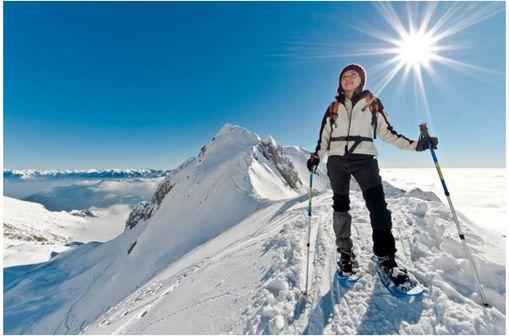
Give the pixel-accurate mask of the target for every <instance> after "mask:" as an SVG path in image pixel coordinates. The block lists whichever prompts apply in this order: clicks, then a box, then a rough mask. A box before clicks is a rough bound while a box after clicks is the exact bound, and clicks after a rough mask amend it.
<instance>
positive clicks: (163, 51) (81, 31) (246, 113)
mask: <svg viewBox="0 0 509 336" xmlns="http://www.w3.org/2000/svg"><path fill="white" fill-rule="evenodd" d="M488 5H489V3H485V4H476V5H472V6H474V8H473V9H471V10H473V11H479V10H480V9H482V7H483V6H488ZM393 6H394V8H395V10H396V12H397V13H398V15H399V16H400V17H401V18H403V19H404V18H405V17H406V10H405V8H406V6H405V4H404V3H395V4H393ZM448 6H450V3H440V4H439V5H438V7H437V10H436V13H435V15H437V17H440V16H441V15H443V13H444V12H445V11H446V10H447V8H448ZM475 6H477V7H475ZM498 6H500V9H501V10H500V12H499V13H497V14H495V15H493V16H491V17H490V18H488V19H486V20H484V21H482V22H480V23H478V24H475V25H472V26H470V27H468V28H467V29H464V30H462V31H460V32H458V33H457V34H454V35H452V36H451V37H450V38H447V39H445V41H449V42H451V43H456V44H457V43H463V44H467V46H468V48H466V49H464V50H461V51H456V52H453V53H450V54H449V55H450V56H451V57H453V58H454V59H457V60H460V61H464V62H469V63H470V64H473V65H475V66H480V67H486V68H489V69H492V70H494V71H496V72H498V74H490V73H485V72H482V71H479V72H478V73H477V70H474V71H472V72H471V73H470V75H466V74H464V73H462V72H458V71H455V70H454V69H451V68H448V67H445V66H440V65H437V66H436V68H435V69H436V71H437V72H438V73H439V75H440V79H438V80H437V81H435V82H434V81H432V80H431V79H430V78H429V76H425V86H426V93H427V95H428V103H429V109H430V112H431V118H432V126H433V127H432V131H433V133H434V134H435V135H437V136H438V137H439V140H440V150H439V152H438V155H439V158H440V160H441V163H442V166H444V167H495V166H498V167H503V166H505V76H504V73H505V11H504V10H503V8H504V6H505V5H504V3H503V2H500V3H498ZM460 19H461V17H460ZM368 23H369V24H370V25H372V26H374V27H377V29H379V30H380V31H382V32H386V33H387V34H392V35H394V33H393V32H392V31H391V29H390V28H389V26H388V25H387V24H386V23H385V22H384V21H383V20H382V18H381V14H380V13H379V12H377V11H376V10H375V8H374V6H373V4H372V3H369V2H362V3H341V2H332V3H331V2H328V3H161V2H153V3H132V2H125V3H97V2H92V3H24V2H18V3H15V2H10V3H9V2H6V3H4V165H5V166H4V168H6V169H81V168H142V167H148V168H162V169H169V168H173V167H175V166H176V165H178V164H179V163H181V162H182V161H183V160H185V159H186V158H187V157H189V156H194V155H196V154H197V153H198V151H199V148H200V147H201V146H202V145H203V144H205V143H206V142H207V141H208V140H209V139H210V138H211V137H212V136H213V135H214V134H215V133H216V132H217V131H218V130H219V129H220V128H221V127H222V125H224V124H225V123H234V124H238V125H240V126H243V127H246V128H248V129H250V130H252V131H254V132H256V133H258V134H259V135H260V136H262V137H265V136H267V135H268V134H271V135H272V136H273V137H274V138H275V139H276V140H277V141H278V142H279V143H281V144H283V145H299V146H304V147H306V148H308V149H314V147H315V144H316V140H317V135H318V130H319V126H320V122H321V119H322V116H323V113H324V110H325V108H326V107H327V105H328V104H329V103H330V102H331V101H332V99H333V98H334V96H335V93H336V88H337V76H338V73H339V70H340V69H341V67H342V66H344V65H345V64H347V63H350V62H356V63H361V64H363V65H365V67H366V68H367V70H368V85H367V87H368V88H370V84H372V83H373V81H374V80H375V79H376V78H373V77H372V76H370V71H371V70H372V69H375V68H374V67H375V65H376V64H378V63H380V62H382V61H384V60H385V59H387V56H340V57H314V56H316V55H318V56H323V55H331V54H334V53H338V54H341V53H342V52H345V53H346V52H351V51H352V50H354V49H355V48H356V46H364V47H366V46H368V48H369V47H370V45H373V46H375V45H376V43H377V41H376V40H375V39H373V38H372V37H370V36H369V35H367V34H365V33H364V32H362V30H363V29H364V25H365V24H368ZM352 26H355V27H358V28H361V29H353V28H352ZM373 72H375V71H373ZM379 75H383V74H379ZM375 77H376V76H375ZM398 83H399V80H398V77H396V78H395V80H393V81H392V82H391V83H390V84H389V85H388V86H387V87H386V88H385V89H384V90H383V91H382V92H381V93H380V98H381V99H382V101H383V103H384V106H385V108H386V110H387V112H388V114H389V118H390V120H391V122H392V123H393V124H394V127H395V129H396V130H397V131H399V132H401V133H403V134H405V135H407V136H408V137H410V138H416V137H417V135H418V127H417V125H418V124H419V123H421V122H426V121H428V122H429V120H427V118H426V116H425V114H424V112H423V111H422V108H421V107H419V105H416V101H415V98H414V97H415V92H414V90H413V84H412V83H409V84H408V85H405V90H397V84H398ZM440 87H441V88H442V91H440V90H439V88H440ZM377 146H378V148H379V151H380V153H381V155H380V158H379V160H380V163H381V165H382V166H383V167H432V161H431V158H430V155H429V153H411V152H404V151H400V150H397V149H395V148H393V147H391V146H390V145H387V144H384V143H382V142H380V141H379V142H378V143H377Z"/></svg>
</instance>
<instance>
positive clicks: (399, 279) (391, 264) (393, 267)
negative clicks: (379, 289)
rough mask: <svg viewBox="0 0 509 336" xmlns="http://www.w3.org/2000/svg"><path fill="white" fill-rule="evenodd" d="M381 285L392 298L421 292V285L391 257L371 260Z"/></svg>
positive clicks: (374, 257)
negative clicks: (374, 264)
mask: <svg viewBox="0 0 509 336" xmlns="http://www.w3.org/2000/svg"><path fill="white" fill-rule="evenodd" d="M371 260H373V261H374V262H375V263H376V272H377V273H378V276H379V277H380V280H381V281H382V283H383V285H384V286H385V288H387V290H388V291H389V292H390V293H391V294H392V295H394V296H397V297H405V296H415V295H419V294H421V293H422V292H423V290H424V288H423V287H422V285H421V284H420V283H419V282H418V281H417V280H416V279H415V278H414V277H413V276H412V275H411V274H410V273H408V271H407V270H406V269H404V268H403V267H401V266H398V264H397V263H396V261H395V260H394V258H393V257H383V258H378V257H376V256H373V257H372V258H371Z"/></svg>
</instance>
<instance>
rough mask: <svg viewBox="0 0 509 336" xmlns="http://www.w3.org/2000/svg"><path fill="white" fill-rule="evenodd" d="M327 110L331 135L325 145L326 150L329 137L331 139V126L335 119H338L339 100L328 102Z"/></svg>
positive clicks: (334, 123)
mask: <svg viewBox="0 0 509 336" xmlns="http://www.w3.org/2000/svg"><path fill="white" fill-rule="evenodd" d="M329 111H330V117H329V120H330V128H331V135H330V138H329V143H328V145H327V150H330V143H331V139H332V129H333V126H334V125H336V120H338V111H339V102H338V100H337V99H336V100H334V101H333V102H332V103H331V104H330V106H329ZM336 127H337V125H336Z"/></svg>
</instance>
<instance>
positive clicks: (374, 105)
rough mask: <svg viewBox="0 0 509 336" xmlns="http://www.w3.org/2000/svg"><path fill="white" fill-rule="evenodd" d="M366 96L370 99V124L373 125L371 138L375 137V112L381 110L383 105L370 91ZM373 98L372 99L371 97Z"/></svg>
mask: <svg viewBox="0 0 509 336" xmlns="http://www.w3.org/2000/svg"><path fill="white" fill-rule="evenodd" d="M368 97H369V99H370V100H372V101H371V103H370V104H369V110H370V111H371V126H373V139H376V128H377V126H378V123H377V118H376V117H377V116H376V114H377V113H378V112H380V111H382V110H383V105H382V103H381V102H380V100H379V99H378V98H376V97H375V96H373V94H372V93H371V92H370V93H369V94H368ZM373 98H374V99H373Z"/></svg>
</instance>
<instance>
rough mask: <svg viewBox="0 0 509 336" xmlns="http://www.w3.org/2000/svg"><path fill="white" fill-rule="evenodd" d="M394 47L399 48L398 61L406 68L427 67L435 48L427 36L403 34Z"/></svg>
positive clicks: (423, 34) (422, 34)
mask: <svg viewBox="0 0 509 336" xmlns="http://www.w3.org/2000/svg"><path fill="white" fill-rule="evenodd" d="M396 45H397V46H398V48H399V49H398V56H397V57H398V59H399V60H400V62H403V63H405V64H406V65H407V66H412V67H414V66H420V65H429V62H430V61H431V60H432V59H433V58H434V57H435V55H434V54H433V51H434V50H435V49H436V47H435V46H434V44H433V39H432V37H431V36H429V34H425V33H414V34H405V35H404V37H403V39H402V40H401V41H399V42H398V43H397V44H396Z"/></svg>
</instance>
